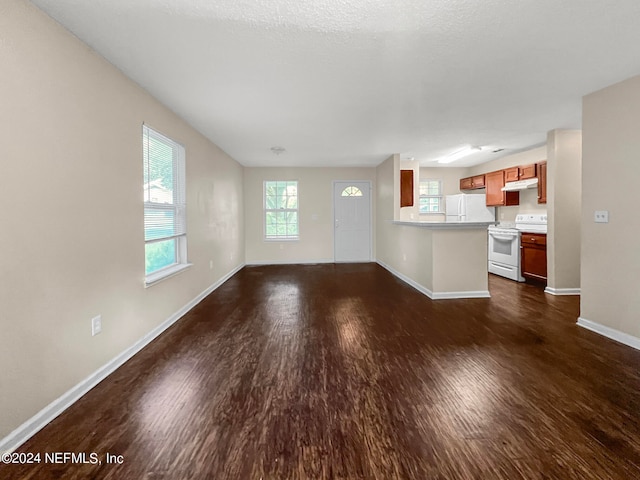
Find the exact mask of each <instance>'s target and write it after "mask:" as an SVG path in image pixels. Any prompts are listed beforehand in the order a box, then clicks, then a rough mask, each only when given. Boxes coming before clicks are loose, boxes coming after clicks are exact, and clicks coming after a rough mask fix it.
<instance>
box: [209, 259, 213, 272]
mask: <svg viewBox="0 0 640 480" xmlns="http://www.w3.org/2000/svg"><path fill="white" fill-rule="evenodd" d="M209 270H213V260H209Z"/></svg>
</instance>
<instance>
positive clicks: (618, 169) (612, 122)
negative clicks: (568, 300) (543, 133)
mask: <svg viewBox="0 0 640 480" xmlns="http://www.w3.org/2000/svg"><path fill="white" fill-rule="evenodd" d="M639 124H640V76H637V77H633V78H631V79H629V80H626V81H624V82H621V83H618V84H616V85H613V86H610V87H608V88H605V89H603V90H600V91H598V92H595V93H592V94H591V95H587V96H586V97H584V99H583V122H582V133H583V162H582V223H581V225H582V232H581V233H582V252H581V272H580V278H581V299H580V316H581V317H582V318H584V319H586V320H590V321H592V322H596V323H599V324H601V325H604V326H605V327H610V328H613V329H616V330H619V331H622V332H624V333H627V334H630V335H633V336H635V337H640V295H639V294H638V282H639V279H640V248H638V241H637V238H638V235H639V234H640V215H639V214H638V202H637V201H636V200H635V198H634V196H635V193H636V192H637V190H638V184H639V183H640V162H639V161H638V152H640V135H639V134H638V131H639V129H638V125H639ZM596 210H608V211H609V223H594V212H595V211H596Z"/></svg>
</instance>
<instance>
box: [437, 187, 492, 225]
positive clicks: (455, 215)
mask: <svg viewBox="0 0 640 480" xmlns="http://www.w3.org/2000/svg"><path fill="white" fill-rule="evenodd" d="M445 214H446V216H447V218H446V220H447V222H494V221H495V220H496V209H495V207H487V196H486V195H484V194H476V193H474V194H466V193H461V194H459V195H447V196H446V197H445Z"/></svg>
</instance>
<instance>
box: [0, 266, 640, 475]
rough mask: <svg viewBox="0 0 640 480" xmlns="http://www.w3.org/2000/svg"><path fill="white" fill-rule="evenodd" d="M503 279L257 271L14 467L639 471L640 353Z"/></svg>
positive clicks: (145, 355)
mask: <svg viewBox="0 0 640 480" xmlns="http://www.w3.org/2000/svg"><path fill="white" fill-rule="evenodd" d="M490 291H491V295H492V297H491V298H490V299H471V300H438V301H431V300H429V299H428V298H427V297H425V296H423V295H422V294H420V293H418V292H417V291H416V290H414V289H413V288H411V287H410V286H408V285H407V284H405V283H403V282H402V281H400V280H398V279H396V278H395V277H393V276H392V275H391V274H390V273H388V272H387V271H386V270H384V269H383V268H381V267H380V266H378V265H376V264H373V263H369V264H357V265H348V264H335V265H334V264H324V265H300V266H261V267H246V268H244V269H243V270H242V271H240V272H239V273H238V274H236V275H235V276H234V277H233V278H231V279H230V280H229V281H227V282H226V283H225V284H224V285H222V286H221V287H220V288H219V289H218V290H216V291H215V292H214V293H213V294H211V295H210V296H209V297H207V298H206V299H205V300H204V301H202V302H201V303H200V304H199V305H198V306H197V307H195V308H194V309H193V310H192V311H191V312H190V313H189V314H187V315H186V316H185V317H184V318H183V319H182V320H180V322H178V323H177V324H176V325H175V326H173V327H172V328H170V329H169V330H168V331H167V332H165V333H164V334H163V335H162V336H161V337H159V338H158V339H157V340H156V341H154V342H153V343H152V344H150V345H149V346H148V347H147V348H145V349H144V350H143V351H142V352H140V353H139V354H138V355H136V356H135V357H134V358H133V359H131V360H130V361H129V362H127V363H126V364H125V365H124V366H123V367H121V368H120V369H118V370H117V371H116V372H115V373H113V374H112V375H111V376H110V377H109V378H107V379H106V380H105V381H103V382H102V383H100V384H99V385H98V386H97V387H96V388H94V389H93V390H92V391H90V392H89V393H88V394H87V395H85V396H84V397H83V398H82V399H81V400H80V401H78V402H77V403H76V404H74V405H73V406H72V407H70V408H69V409H68V410H67V411H66V412H64V413H63V414H62V415H61V416H59V417H58V418H57V419H56V420H54V421H53V422H52V423H51V424H49V425H48V426H47V427H45V428H44V429H43V430H42V431H41V432H40V433H38V434H36V435H35V436H34V437H33V438H32V439H31V440H30V441H28V442H27V443H26V444H25V445H23V446H22V447H21V448H20V449H19V452H29V453H34V454H35V453H41V455H42V456H43V457H42V460H43V461H42V462H41V463H39V464H32V465H0V478H9V479H39V480H40V479H48V478H51V479H53V478H69V479H75V478H77V479H85V478H94V479H101V478H113V479H122V478H126V479H143V478H144V479H147V478H148V479H154V478H167V479H177V478H181V479H182V478H184V479H186V478H190V479H211V478H215V479H265V480H266V479H385V480H388V479H421V480H422V479H505V480H506V479H508V480H515V479H580V480H584V479H599V480H601V479H625V480H626V479H629V478H639V477H640V468H639V466H640V417H639V415H640V414H639V412H640V372H639V370H638V368H637V365H639V364H640V352H638V351H636V350H633V349H631V348H629V347H625V346H623V345H620V344H617V343H615V342H613V341H610V340H608V339H605V338H603V337H601V336H598V335H596V334H594V333H592V332H590V331H587V330H584V329H582V328H580V327H578V326H576V324H575V322H576V319H577V317H578V313H579V312H578V308H579V300H578V297H554V296H551V295H546V294H544V293H543V292H542V291H541V289H540V288H538V287H535V286H533V285H528V284H521V283H517V282H513V281H510V280H506V279H503V278H501V277H496V276H493V275H492V276H490ZM45 452H76V453H77V452H85V453H86V454H87V455H89V454H90V453H95V454H97V455H98V458H99V459H100V461H101V462H102V463H101V464H95V465H93V464H90V463H75V464H74V463H70V462H64V463H55V464H54V463H45V462H44V454H45ZM107 453H109V454H111V455H113V457H110V458H111V459H114V458H115V459H118V460H119V461H114V462H112V463H106V458H107V457H106V454H107Z"/></svg>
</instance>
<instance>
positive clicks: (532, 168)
mask: <svg viewBox="0 0 640 480" xmlns="http://www.w3.org/2000/svg"><path fill="white" fill-rule="evenodd" d="M518 168H519V170H520V176H519V180H526V179H528V178H536V164H535V163H532V164H531V165H525V166H523V167H518Z"/></svg>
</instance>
